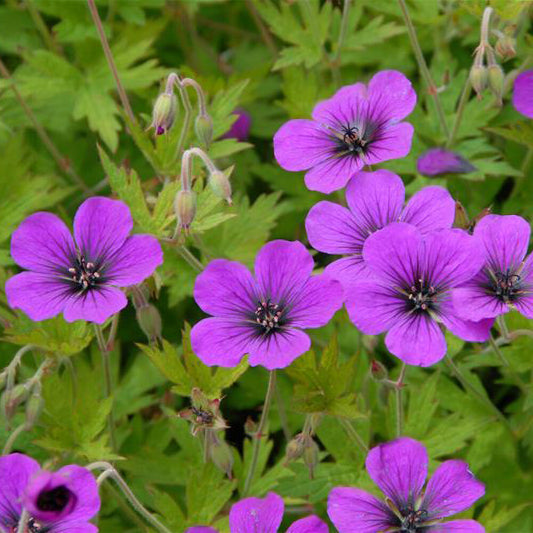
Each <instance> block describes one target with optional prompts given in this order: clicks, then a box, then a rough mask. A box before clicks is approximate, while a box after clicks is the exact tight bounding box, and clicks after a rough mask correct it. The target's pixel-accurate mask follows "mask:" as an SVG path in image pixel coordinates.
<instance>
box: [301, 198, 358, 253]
mask: <svg viewBox="0 0 533 533" xmlns="http://www.w3.org/2000/svg"><path fill="white" fill-rule="evenodd" d="M305 229H306V231H307V238H308V239H309V243H310V244H311V246H312V247H313V248H314V249H315V250H319V251H320V252H325V253H327V254H352V253H361V252H362V249H363V243H364V238H365V235H363V234H362V232H361V229H360V228H359V226H358V224H357V222H356V220H355V218H354V216H353V215H352V213H350V211H349V210H348V209H346V208H345V207H342V206H341V205H339V204H334V203H333V202H319V203H318V204H316V205H314V206H313V207H312V208H311V210H310V211H309V214H308V215H307V218H306V219H305Z"/></svg>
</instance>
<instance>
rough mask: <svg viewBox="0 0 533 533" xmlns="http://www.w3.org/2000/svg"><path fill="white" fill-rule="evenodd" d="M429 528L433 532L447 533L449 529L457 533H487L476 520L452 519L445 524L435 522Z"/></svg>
mask: <svg viewBox="0 0 533 533" xmlns="http://www.w3.org/2000/svg"><path fill="white" fill-rule="evenodd" d="M427 530H428V531H432V532H433V533H447V532H448V531H455V533H485V528H484V527H483V526H482V525H481V524H480V523H479V522H476V521H475V520H452V521H451V522H444V523H443V524H435V525H434V526H430V527H428V528H427Z"/></svg>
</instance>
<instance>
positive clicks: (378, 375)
mask: <svg viewBox="0 0 533 533" xmlns="http://www.w3.org/2000/svg"><path fill="white" fill-rule="evenodd" d="M370 375H371V376H372V378H373V379H374V380H375V381H377V382H378V383H379V382H380V381H384V380H386V379H388V377H389V373H388V372H387V369H386V368H385V366H384V365H383V364H382V363H380V362H379V361H376V360H375V359H373V360H372V363H371V364H370Z"/></svg>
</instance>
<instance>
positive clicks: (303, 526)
mask: <svg viewBox="0 0 533 533" xmlns="http://www.w3.org/2000/svg"><path fill="white" fill-rule="evenodd" d="M284 511H285V504H284V503H283V498H281V496H278V495H277V494H276V493H274V492H269V493H268V494H267V496H265V497H264V498H245V499H244V500H241V501H240V502H237V503H235V504H234V505H233V506H232V508H231V510H230V513H229V527H230V531H231V533H251V532H252V531H253V532H257V533H277V531H278V529H279V526H280V524H281V521H282V520H283V512H284ZM287 533H328V526H327V525H326V524H325V523H324V522H323V521H322V520H320V518H318V517H317V516H308V517H307V518H302V519H301V520H297V521H296V522H294V523H293V524H292V525H291V526H290V527H289V529H288V530H287Z"/></svg>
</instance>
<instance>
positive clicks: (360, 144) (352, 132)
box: [342, 126, 368, 154]
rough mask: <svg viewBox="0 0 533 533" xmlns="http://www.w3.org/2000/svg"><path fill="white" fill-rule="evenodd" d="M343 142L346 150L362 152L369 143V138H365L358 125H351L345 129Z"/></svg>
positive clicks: (355, 152)
mask: <svg viewBox="0 0 533 533" xmlns="http://www.w3.org/2000/svg"><path fill="white" fill-rule="evenodd" d="M342 143H343V148H344V149H345V150H346V151H348V152H353V153H354V154H360V153H361V152H363V151H364V149H365V147H366V145H367V144H368V139H365V138H364V135H362V134H361V132H360V131H359V128H357V127H356V126H349V127H345V128H344V129H343V137H342Z"/></svg>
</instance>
